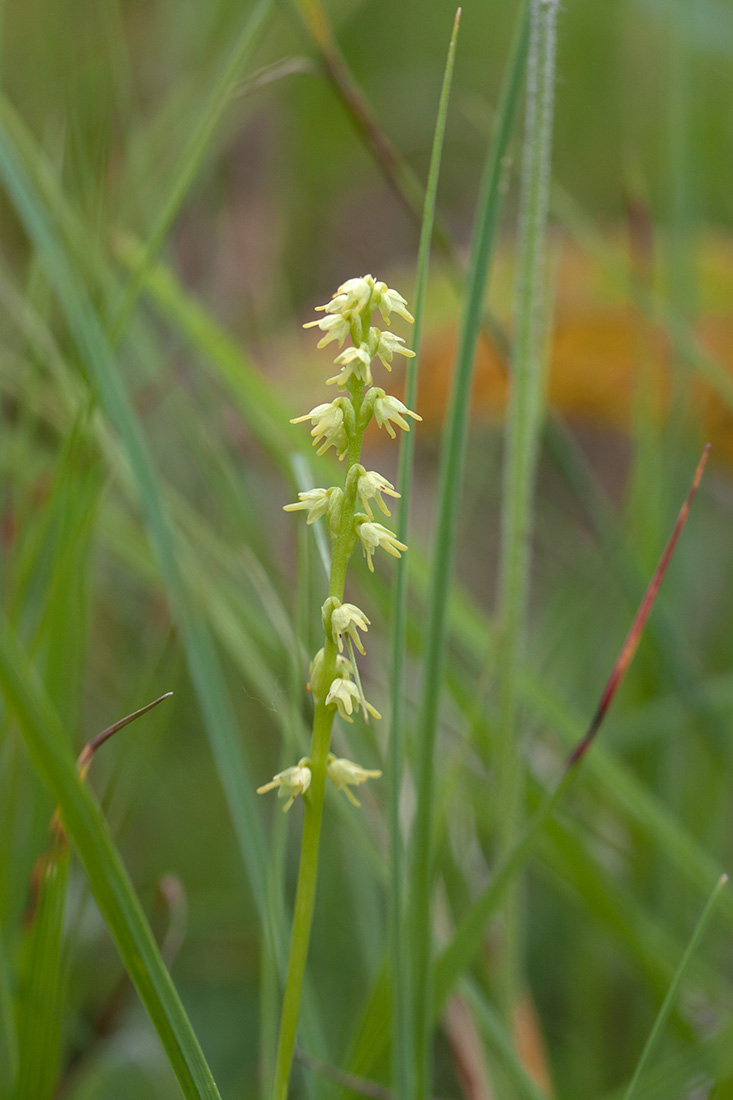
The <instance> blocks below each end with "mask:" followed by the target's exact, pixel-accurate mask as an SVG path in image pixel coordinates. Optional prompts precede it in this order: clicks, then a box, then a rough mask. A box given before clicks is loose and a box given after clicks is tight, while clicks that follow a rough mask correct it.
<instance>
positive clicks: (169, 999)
mask: <svg viewBox="0 0 733 1100" xmlns="http://www.w3.org/2000/svg"><path fill="white" fill-rule="evenodd" d="M0 683H2V688H3V694H4V696H5V699H6V702H7V704H8V706H9V707H10V708H11V709H12V710H13V711H14V712H15V714H16V716H17V718H18V721H19V724H20V727H21V731H22V733H23V736H24V738H25V742H26V745H27V747H28V751H29V753H30V755H31V757H32V759H33V762H34V764H35V766H36V768H37V770H38V773H39V775H40V776H41V777H42V779H43V781H44V782H45V784H46V786H47V787H48V789H49V791H50V793H51V795H52V797H53V799H54V801H55V802H56V803H57V804H58V806H59V809H60V811H61V816H62V821H63V825H64V830H65V831H66V833H67V835H68V837H69V839H70V841H71V843H72V844H73V846H74V848H75V849H76V851H77V852H78V854H79V857H80V859H81V861H82V863H83V864H84V868H85V870H86V873H87V877H88V879H89V886H90V889H91V891H92V894H93V895H94V898H95V900H96V902H97V905H98V906H99V909H100V912H101V914H102V916H103V918H104V920H105V922H106V924H107V926H108V928H109V930H110V933H111V935H112V937H113V939H114V941H115V943H116V945H117V949H118V951H119V953H120V957H121V958H122V961H123V963H124V965H125V967H126V968H127V971H128V973H129V975H130V977H131V979H132V981H133V983H134V985H135V988H136V989H137V991H138V994H139V995H140V999H141V1001H142V1002H143V1004H144V1006H145V1008H146V1009H147V1012H148V1014H149V1016H150V1019H151V1020H152V1022H153V1025H154V1027H155V1029H156V1031H157V1032H158V1035H159V1037H160V1040H161V1043H162V1044H163V1047H164V1049H165V1052H166V1054H167V1056H168V1059H169V1061H170V1064H171V1067H172V1069H173V1071H174V1073H175V1075H176V1078H177V1079H178V1082H179V1084H180V1086H181V1090H182V1092H183V1095H184V1096H185V1097H186V1098H187V1100H219V1092H218V1090H217V1088H216V1085H215V1083H214V1079H213V1077H212V1076H211V1071H210V1070H209V1067H208V1065H207V1063H206V1060H205V1058H204V1055H203V1053H202V1051H201V1048H200V1046H199V1044H198V1040H197V1039H196V1036H195V1034H194V1032H193V1029H192V1028H191V1024H190V1022H189V1020H188V1017H187V1015H186V1012H185V1010H184V1008H183V1005H182V1004H181V1001H180V999H179V997H178V994H177V993H176V990H175V987H174V985H173V983H172V981H171V979H170V975H169V974H168V971H167V970H166V968H165V965H164V963H163V961H162V959H161V957H160V952H159V950H158V947H157V945H156V943H155V940H154V939H153V935H152V932H151V930H150V926H149V924H148V922H147V920H146V918H145V914H144V913H143V910H142V908H141V906H140V902H139V901H138V898H137V895H136V894H135V891H134V889H133V886H132V883H131V882H130V880H129V877H128V875H127V872H126V870H125V867H124V865H123V863H122V860H121V859H120V856H119V854H118V852H117V849H116V848H115V845H114V843H113V841H112V838H111V836H110V833H109V829H108V827H107V823H106V821H105V819H104V817H103V815H102V811H101V809H100V808H99V804H98V803H97V801H96V800H95V799H94V797H93V795H92V794H91V792H90V791H89V790H88V789H87V787H86V786H85V785H84V783H83V782H82V781H81V780H80V778H79V776H78V774H77V770H76V767H75V764H74V760H73V756H72V754H71V753H70V751H69V748H68V746H69V738H68V735H67V733H66V731H65V730H64V729H63V727H62V725H61V723H60V721H59V718H58V715H57V714H56V712H55V710H54V709H53V706H52V704H51V702H50V700H49V699H48V696H47V695H46V693H45V691H44V689H43V685H42V684H41V683H40V681H39V680H38V677H37V675H36V673H35V671H34V669H33V668H32V667H31V665H30V664H29V662H28V660H27V658H26V656H25V655H24V654H23V652H22V651H21V649H20V647H19V645H18V643H17V640H16V638H15V635H14V633H13V630H12V628H11V626H10V624H9V623H8V622H7V621H5V622H3V624H2V630H0Z"/></svg>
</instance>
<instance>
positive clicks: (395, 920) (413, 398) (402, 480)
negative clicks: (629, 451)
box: [389, 9, 461, 1098]
mask: <svg viewBox="0 0 733 1100" xmlns="http://www.w3.org/2000/svg"><path fill="white" fill-rule="evenodd" d="M460 14H461V13H460V9H459V10H458V13H457V14H456V18H455V22H454V25H453V33H452V35H451V40H450V45H449V48H448V57H447V60H446V65H445V72H444V74H443V86H442V88H441V93H440V101H439V104H438V115H437V119H436V124H435V135H434V137H433V148H432V154H431V158H430V168H429V171H428V183H427V188H426V192H425V208H424V213H423V222H422V228H421V231H420V247H419V250H418V258H417V278H416V289H415V328H414V347H415V351H416V352H417V353H418V354H417V357H416V358H415V359H412V360H409V359H408V368H407V380H406V384H405V401H406V403H407V407H408V408H409V409H416V408H417V364H418V362H419V355H420V340H421V335H422V322H423V311H424V307H425V295H426V291H427V283H428V268H429V265H430V244H431V241H432V238H433V223H434V220H435V202H436V196H437V192H438V178H439V175H440V162H441V156H442V152H443V138H444V135H445V125H446V119H447V117H448V101H449V98H450V89H451V83H452V80H453V66H454V62H455V53H456V43H457V40H458V26H459V21H460ZM414 454H415V433H414V432H411V431H410V432H405V434H404V435H403V437H402V441H401V444H400V457H399V469H398V477H397V485H398V488H399V490H400V492H401V494H402V499H401V501H400V508H399V513H398V517H397V524H396V534H397V538H398V539H399V540H400V542H407V528H408V519H409V512H410V492H411V488H412V469H413V462H414ZM404 564H405V563H404V562H401V563H400V565H399V566H398V567H397V570H396V575H395V586H394V610H393V617H392V632H391V645H390V651H391V668H392V676H391V683H390V692H391V703H390V723H389V730H390V739H389V834H390V861H391V862H390V905H391V909H390V957H391V960H392V962H391V969H392V993H393V1010H392V1011H393V1037H392V1065H393V1075H394V1084H395V1088H396V1090H397V1095H398V1096H400V1097H405V1098H407V1097H409V1096H411V1095H412V1089H413V1081H412V1076H413V1052H412V1038H411V1036H412V1002H411V979H410V964H409V949H408V945H407V937H406V929H405V897H406V891H405V859H404V852H403V840H402V830H401V827H400V794H401V789H402V779H403V771H404V766H405V740H404V725H405V710H406V708H405V704H404V694H403V683H402V674H403V664H404V651H405V637H406V633H407V588H408V584H407V570H406V568H405V567H404Z"/></svg>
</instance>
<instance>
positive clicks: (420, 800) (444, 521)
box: [411, 5, 527, 1095]
mask: <svg viewBox="0 0 733 1100" xmlns="http://www.w3.org/2000/svg"><path fill="white" fill-rule="evenodd" d="M526 48H527V9H526V6H524V5H523V6H522V7H521V9H520V12H519V16H518V22H517V31H516V34H515V42H514V47H513V51H512V55H511V58H510V60H509V63H508V66H507V71H506V76H505V80H504V86H503V89H502V95H501V101H500V105H499V111H498V117H497V125H496V131H495V134H494V138H493V141H492V143H491V147H490V149H489V153H488V157H487V161H486V166H485V169H484V176H483V180H482V185H481V192H480V195H479V201H478V206H477V215H476V225H475V229H474V233H473V238H472V242H471V255H470V259H469V269H468V278H467V285H466V299H465V305H464V311H463V317H462V321H461V330H460V337H459V345H458V354H457V362H456V373H455V378H454V381H453V388H452V392H451V402H450V409H449V412H448V419H447V425H446V438H445V444H444V446H443V448H442V451H441V469H440V485H439V490H438V502H439V511H438V528H437V533H436V540H435V550H434V558H433V567H432V580H431V586H430V592H431V598H430V603H429V608H428V626H427V638H426V647H425V661H424V670H423V691H422V700H421V705H420V716H419V721H418V738H417V741H418V745H419V760H418V779H417V814H416V823H415V833H414V835H415V848H414V884H413V899H412V901H413V905H412V915H411V935H412V940H413V956H412V958H413V981H414V991H413V993H414V1014H415V1021H416V1039H417V1044H416V1045H417V1061H416V1068H417V1091H418V1095H424V1094H426V1093H427V1091H428V1080H429V1072H428V1063H429V1035H430V1031H431V1027H432V1021H431V1019H430V1005H431V1001H432V993H431V990H430V985H431V970H432V961H431V959H432V943H431V940H432V932H431V912H432V907H431V897H432V880H433V800H434V756H435V741H436V734H437V727H438V711H439V705H440V695H441V687H442V678H443V667H444V652H445V631H446V609H447V604H448V590H449V586H450V576H451V571H452V565H453V557H454V551H455V543H456V525H457V522H458V510H459V504H460V499H461V485H462V479H463V467H464V461H465V450H466V434H467V423H468V404H469V397H470V390H471V378H472V374H473V362H474V357H475V351H476V342H477V339H478V332H479V328H480V323H481V313H482V308H483V301H484V295H485V290H486V283H487V279H488V272H489V265H490V260H491V256H492V253H493V246H494V242H495V238H496V230H497V226H498V223H499V213H500V209H501V199H502V196H501V188H500V186H499V183H500V178H501V165H502V161H503V158H504V155H505V153H506V149H507V145H508V142H509V138H510V136H511V134H512V132H513V130H514V125H515V121H516V118H517V112H518V108H519V102H520V97H521V87H522V74H523V72H524V65H525V57H526Z"/></svg>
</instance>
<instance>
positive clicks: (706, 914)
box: [624, 875, 728, 1100]
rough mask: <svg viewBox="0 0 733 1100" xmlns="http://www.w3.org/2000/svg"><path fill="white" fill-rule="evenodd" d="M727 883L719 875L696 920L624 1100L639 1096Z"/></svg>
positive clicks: (724, 878)
mask: <svg viewBox="0 0 733 1100" xmlns="http://www.w3.org/2000/svg"><path fill="white" fill-rule="evenodd" d="M727 881H728V876H727V875H721V876H720V878H719V879H718V881H717V882H716V884H715V886H714V887H713V890H712V893H711V894H710V897H709V898H708V900H707V903H706V905H705V908H704V909H703V911H702V913H701V915H700V919H699V920H698V922H697V924H696V925H695V929H694V931H693V933H692V936H691V937H690V940H689V942H688V944H687V947H686V948H685V951H684V954H683V956H682V958H681V959H680V964H679V966H678V967H677V970H676V971H675V975H674V977H673V978H672V982H671V984H670V987H669V989H668V990H667V995H666V997H665V998H664V1001H663V1002H662V1007H661V1008H660V1010H659V1012H658V1014H657V1018H656V1020H655V1021H654V1024H653V1026H652V1030H651V1031H650V1032H649V1038H648V1039H647V1041H646V1043H645V1044H644V1049H643V1051H642V1052H641V1057H640V1058H639V1061H638V1062H637V1065H636V1069H635V1070H634V1075H633V1077H632V1078H631V1081H630V1082H629V1087H628V1089H627V1090H626V1092H625V1094H624V1100H634V1097H636V1096H638V1095H639V1082H640V1081H641V1079H642V1077H643V1076H644V1073H645V1072H646V1070H647V1067H648V1065H649V1062H650V1061H651V1059H652V1056H653V1054H654V1051H655V1050H656V1048H657V1046H658V1044H659V1040H660V1039H661V1037H662V1033H663V1031H664V1028H665V1026H666V1024H667V1020H668V1019H669V1017H670V1015H671V1013H672V1009H673V1008H674V1003H675V1001H676V1000H677V994H678V993H679V989H680V985H681V984H682V979H683V977H684V975H685V971H686V970H687V965H688V963H689V961H690V959H691V958H692V956H693V955H694V953H695V949H696V948H697V945H698V944H699V942H700V940H701V938H702V934H703V932H704V931H705V928H706V927H707V924H708V921H709V920H710V917H711V916H712V914H713V909H714V908H715V903H716V901H717V900H718V897H719V895H720V892H721V890H722V889H723V887H724V886H725V884H726V883H727Z"/></svg>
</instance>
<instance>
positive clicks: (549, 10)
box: [497, 0, 558, 1016]
mask: <svg viewBox="0 0 733 1100" xmlns="http://www.w3.org/2000/svg"><path fill="white" fill-rule="evenodd" d="M557 7H558V5H557V0H532V16H531V33H530V46H529V57H528V67H527V105H526V123H525V138H524V155H523V163H522V189H521V216H520V229H519V246H518V269H517V283H516V299H515V318H516V322H515V325H516V335H515V343H514V357H513V371H512V384H511V391H510V397H509V408H508V416H507V431H506V443H505V458H504V481H503V506H502V517H501V555H500V562H499V600H498V612H499V623H500V628H501V637H502V644H501V646H500V647H499V650H498V668H497V672H498V677H499V725H498V729H499V773H498V774H499V779H498V813H497V821H498V830H499V849H500V855H501V856H505V855H506V854H507V853H508V852H510V851H511V850H512V849H513V848H514V847H515V846H516V843H517V840H518V837H519V835H520V833H521V830H522V802H523V767H522V755H521V746H520V743H519V738H518V735H517V719H518V679H519V669H520V664H521V661H522V656H523V649H524V636H525V627H526V614H527V598H528V589H529V557H530V539H531V534H532V519H533V516H532V512H533V507H532V498H533V492H534V483H535V472H536V465H537V451H538V443H539V436H540V431H541V425H542V390H543V369H542V352H543V342H544V335H545V318H544V312H545V308H544V307H545V293H544V289H545V288H544V281H545V263H544V261H545V227H546V223H547V213H548V204H549V180H550V152H551V138H552V112H553V84H554V78H555V23H556V16H557ZM519 909H520V907H519V890H518V889H514V890H512V891H511V892H510V894H509V895H508V897H507V900H506V903H505V910H504V922H505V923H504V935H505V942H504V950H503V954H502V969H501V978H500V981H501V999H502V1000H503V1003H504V1010H505V1012H506V1013H507V1015H508V1016H511V1012H512V1009H513V1006H514V1004H515V1003H516V996H517V988H518V984H519V980H520V978H519V971H520V959H521V939H522V937H521V931H520V927H519Z"/></svg>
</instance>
